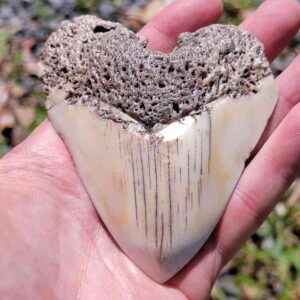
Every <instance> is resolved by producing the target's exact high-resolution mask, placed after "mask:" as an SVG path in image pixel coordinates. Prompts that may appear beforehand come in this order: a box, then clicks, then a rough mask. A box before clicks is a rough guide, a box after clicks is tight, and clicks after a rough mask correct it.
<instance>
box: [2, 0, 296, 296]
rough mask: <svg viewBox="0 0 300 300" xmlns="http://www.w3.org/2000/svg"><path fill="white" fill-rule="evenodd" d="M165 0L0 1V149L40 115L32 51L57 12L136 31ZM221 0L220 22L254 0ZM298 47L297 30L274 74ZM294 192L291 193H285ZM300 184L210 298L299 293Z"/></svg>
mask: <svg viewBox="0 0 300 300" xmlns="http://www.w3.org/2000/svg"><path fill="white" fill-rule="evenodd" d="M170 2H172V1H171V0H2V1H1V0H0V156H1V155H4V154H5V153H6V152H7V151H9V150H10V149H11V148H12V147H14V146H15V145H17V144H19V143H20V142H22V141H23V140H24V139H25V138H26V137H27V136H28V135H29V134H30V132H32V130H33V129H34V128H36V126H38V124H40V123H41V122H42V121H43V120H44V119H45V118H46V111H45V108H44V101H45V95H44V93H43V91H42V88H41V85H40V81H39V79H38V76H37V75H38V67H37V61H38V56H39V52H40V50H41V48H42V47H43V44H44V42H45V40H46V39H47V37H48V36H49V34H50V33H51V32H52V31H53V30H55V29H56V28H57V26H58V24H59V23H60V22H61V21H62V20H64V19H70V18H72V17H74V16H76V15H80V14H84V13H92V14H96V15H98V16H101V17H102V18H104V19H109V20H113V21H119V22H121V23H122V24H124V25H125V26H127V27H129V28H130V29H132V30H133V31H138V30H139V29H140V28H141V27H142V26H143V25H144V24H145V23H147V21H149V20H150V19H151V18H152V17H153V16H154V15H155V14H156V13H157V12H158V11H159V10H160V9H161V8H163V7H164V6H166V5H167V4H169V3H170ZM261 2H262V1H259V0H225V1H224V7H225V12H224V14H223V16H222V19H221V22H222V23H233V24H238V23H239V22H241V20H243V19H244V18H245V17H246V16H248V15H249V14H251V13H252V12H253V10H254V9H255V8H256V7H257V6H258V5H259V4H260V3H261ZM299 53H300V32H299V33H298V35H297V36H296V37H295V39H294V40H293V41H292V42H291V43H290V45H289V46H288V47H287V48H286V49H285V50H284V51H283V53H282V54H281V55H280V56H279V57H278V58H277V59H276V60H275V61H274V62H273V63H272V70H273V73H274V74H275V76H277V75H279V74H280V73H281V72H282V71H283V70H284V69H285V68H286V67H287V66H288V65H289V64H290V63H291V62H292V61H293V59H294V58H295V57H296V55H297V54H299ZM293 191H294V194H293V196H292V197H290V196H291V194H292V193H293ZM299 200H300V184H297V183H295V184H294V187H292V188H291V189H290V191H289V192H288V193H287V194H286V195H285V196H284V198H283V199H282V201H281V202H279V203H278V205H277V206H276V208H275V210H274V211H273V213H272V214H271V216H270V217H269V219H268V220H267V221H266V222H265V223H264V224H263V225H262V226H261V228H260V229H259V230H258V232H257V233H255V234H254V235H253V237H252V238H251V239H250V240H249V242H248V243H247V244H246V245H245V246H244V247H243V248H242V250H241V251H240V252H239V253H238V255H237V256H236V258H235V259H234V260H233V261H232V262H230V264H229V265H228V266H227V267H226V268H225V270H224V272H223V274H222V275H221V276H220V278H219V280H218V282H217V283H216V285H215V287H214V290H213V295H212V297H213V299H268V300H269V299H300V259H299V258H300V243H299V238H300V204H299Z"/></svg>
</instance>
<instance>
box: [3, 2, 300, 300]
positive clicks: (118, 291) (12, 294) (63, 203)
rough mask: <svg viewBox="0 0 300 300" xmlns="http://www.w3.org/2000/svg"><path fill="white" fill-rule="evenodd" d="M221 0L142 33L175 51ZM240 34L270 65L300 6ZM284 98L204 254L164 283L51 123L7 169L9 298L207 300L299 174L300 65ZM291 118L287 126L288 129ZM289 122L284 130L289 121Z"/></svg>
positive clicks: (169, 13) (268, 11) (188, 6)
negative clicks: (123, 234)
mask: <svg viewBox="0 0 300 300" xmlns="http://www.w3.org/2000/svg"><path fill="white" fill-rule="evenodd" d="M221 10H222V5H221V2H220V1H219V0H211V1H209V4H208V1H205V0H180V1H176V2H175V3H174V4H172V5H170V6H169V7H168V8H166V9H165V10H163V11H162V12H161V13H160V14H159V15H158V16H157V17H156V18H155V19H154V20H153V21H151V22H150V23H149V24H148V25H147V26H146V27H145V28H144V29H142V30H141V32H140V34H143V35H144V36H146V37H148V38H149V44H148V46H149V47H150V48H152V49H154V50H161V51H171V50H172V48H173V47H174V46H175V44H176V36H177V35H178V34H179V33H180V32H184V31H194V30H196V29H198V28H199V27H201V26H205V25H208V24H210V23H212V22H214V21H216V20H217V19H218V17H219V16H220V14H221ZM241 26H242V27H243V28H244V29H246V30H248V31H250V32H252V33H253V34H254V35H256V36H257V37H258V38H259V39H260V40H261V41H262V42H263V43H264V45H265V52H266V55H267V57H268V59H269V60H270V61H272V60H273V59H274V58H275V57H276V56H277V55H278V54H279V52H280V51H281V50H282V49H283V48H284V47H285V46H286V44H287V43H288V41H289V40H290V39H291V38H292V37H293V36H294V34H295V33H296V32H297V30H298V29H299V26H300V6H299V4H297V1H295V0H268V1H266V2H265V3H264V4H263V5H262V6H261V8H259V9H258V10H257V11H256V12H255V13H254V14H253V15H252V16H250V17H249V18H248V19H247V20H246V21H245V22H243V23H242V24H241ZM277 86H278V88H279V90H280V95H281V96H280V99H279V102H278V105H277V107H276V110H275V112H274V114H273V116H272V118H271V119H270V121H269V124H268V127H267V128H266V130H265V133H264V135H263V137H262V139H261V141H260V143H259V146H258V147H257V151H256V152H257V153H256V155H255V157H254V158H253V159H252V161H251V162H250V163H249V165H248V166H247V168H246V170H245V171H244V173H243V175H242V177H241V179H240V181H239V184H238V185H237V187H236V189H235V192H234V193H233V195H232V198H231V200H230V202H229V204H228V206H227V208H226V211H225V213H224V215H223V217H222V219H221V221H220V223H219V224H218V226H217V228H216V230H215V231H214V233H213V235H212V236H211V237H210V238H209V240H208V241H207V243H206V245H205V246H204V248H202V249H201V250H200V251H199V253H198V254H197V256H196V257H195V258H194V259H193V260H192V261H191V263H190V264H188V265H187V266H186V267H185V268H184V269H183V270H182V271H181V272H180V273H179V274H178V275H176V276H175V277H174V278H172V279H171V280H170V281H169V282H167V283H166V284H158V283H156V282H154V281H152V280H151V279H150V278H149V277H147V276H146V275H145V274H144V273H143V272H142V271H141V270H139V269H138V268H137V267H136V266H135V264H134V263H132V262H131V261H130V259H128V258H127V256H126V255H125V254H124V253H123V252H122V251H121V249H120V248H119V247H118V246H117V245H116V243H115V242H114V241H113V240H112V238H111V236H110V235H109V233H108V232H107V231H106V229H105V227H104V226H103V224H102V223H101V220H100V218H99V216H98V214H97V212H96V211H95V209H94V207H93V205H92V203H91V201H90V199H89V197H88V195H87V193H86V191H85V189H84V188H83V187H82V185H81V183H80V181H79V179H78V176H77V173H76V171H75V169H74V166H73V163H72V160H71V157H70V155H69V153H68V151H67V149H66V147H65V145H64V144H63V142H62V140H61V139H60V138H59V136H58V135H57V134H56V132H55V131H54V129H53V127H52V125H51V124H50V122H49V121H45V122H44V123H43V124H42V125H41V126H40V127H39V128H38V129H36V130H35V131H34V133H33V134H32V135H31V136H30V137H29V138H28V139H27V140H26V141H25V142H23V143H22V144H20V145H19V146H18V147H16V148H15V149H13V150H12V151H11V152H10V153H8V154H7V155H6V156H5V157H4V158H3V159H1V161H0V207H1V210H0V276H1V282H0V298H1V299H186V298H189V299H206V298H208V297H209V294H210V291H211V287H212V285H213V283H214V281H215V280H216V278H217V277H218V274H219V272H220V270H221V269H222V267H223V266H224V264H226V262H227V261H228V260H229V259H230V258H231V257H232V256H233V254H234V253H235V252H236V251H237V250H238V249H239V247H240V246H241V245H242V244H243V243H244V242H245V240H246V239H247V238H248V237H249V236H250V235H251V234H252V233H253V232H254V231H255V230H256V229H257V227H258V226H259V225H260V224H261V222H262V221H263V220H264V219H265V218H266V216H267V215H268V213H269V212H270V210H271V209H272V207H273V206H274V205H275V204H276V202H277V201H278V199H280V196H281V195H282V193H283V192H284V191H285V190H286V189H287V188H288V186H289V185H290V183H291V182H292V181H293V180H294V179H295V177H296V176H297V175H298V173H299V167H300V150H299V149H300V104H299V102H300V56H299V57H298V58H297V59H296V60H295V61H294V62H293V63H292V65H291V66H290V67H289V68H288V69H287V70H286V71H285V72H284V73H283V74H281V75H280V76H279V77H278V78H277ZM283 119H284V120H283ZM282 120H283V121H282Z"/></svg>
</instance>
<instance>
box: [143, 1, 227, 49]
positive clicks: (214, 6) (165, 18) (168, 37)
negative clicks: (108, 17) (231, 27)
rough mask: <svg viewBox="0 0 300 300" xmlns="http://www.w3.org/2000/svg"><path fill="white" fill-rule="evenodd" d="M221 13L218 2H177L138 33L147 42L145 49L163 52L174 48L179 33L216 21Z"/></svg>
mask: <svg viewBox="0 0 300 300" xmlns="http://www.w3.org/2000/svg"><path fill="white" fill-rule="evenodd" d="M222 11H223V4H222V1H220V0H211V1H209V4H208V1H207V0H188V1H187V0H177V1H175V2H174V3H172V4H171V5H169V6H167V7H166V8H165V9H163V10H162V11H161V12H160V13H159V14H158V15H157V16H156V17H154V18H153V19H152V20H151V21H150V22H149V23H148V24H147V25H146V26H145V27H144V28H143V29H142V30H141V31H140V32H139V33H140V34H141V35H143V36H145V37H146V38H148V40H149V42H148V45H147V47H148V48H150V49H152V50H159V51H163V52H168V51H171V50H172V49H173V48H174V47H175V46H176V39H177V36H178V35H179V34H180V33H181V32H187V31H188V32H192V31H195V30H197V29H198V28H199V27H203V26H207V25H209V24H212V23H214V22H215V21H217V20H218V19H219V18H220V16H221V14H222Z"/></svg>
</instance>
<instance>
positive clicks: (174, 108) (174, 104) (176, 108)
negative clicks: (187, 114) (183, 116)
mask: <svg viewBox="0 0 300 300" xmlns="http://www.w3.org/2000/svg"><path fill="white" fill-rule="evenodd" d="M172 105H173V110H174V111H175V112H176V113H179V111H180V108H179V104H178V103H175V102H173V104H172Z"/></svg>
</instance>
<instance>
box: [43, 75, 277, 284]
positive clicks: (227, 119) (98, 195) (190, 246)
mask: <svg viewBox="0 0 300 300" xmlns="http://www.w3.org/2000/svg"><path fill="white" fill-rule="evenodd" d="M50 99H55V100H56V104H55V105H54V106H53V107H52V108H51V109H50V110H49V116H50V119H51V121H52V123H53V124H54V126H55V128H56V129H57V131H58V132H60V133H61V134H62V135H63V137H64V140H65V142H66V144H67V145H68V146H69V149H70V150H71V153H72V155H73V158H74V161H75V164H76V166H77V169H78V172H79V174H80V177H81V178H82V181H83V183H84V185H85V187H86V188H87V190H88V192H89V194H90V196H91V198H92V200H93V202H94V204H95V206H96V208H97V210H98V211H99V213H100V215H101V217H102V219H103V221H104V223H105V224H106V226H107V227H108V228H109V230H110V232H111V234H112V235H113V237H114V238H115V239H116V241H117V242H118V243H119V244H120V245H121V247H122V248H123V249H124V250H125V252H126V253H127V254H128V255H129V256H130V257H131V258H132V259H133V260H134V261H135V262H136V263H137V265H138V266H139V267H140V268H142V269H143V270H144V271H145V272H146V273H147V274H148V275H149V276H151V277H152V278H154V279H155V280H157V281H159V282H163V281H166V280H167V279H169V278H170V277H171V276H173V275H174V274H175V273H176V272H177V271H178V270H180V269H181V268H182V267H183V266H184V265H185V264H186V263H187V262H188V261H189V260H190V259H191V258H192V257H193V256H194V255H195V254H196V252H197V251H198V250H199V249H200V248H201V246H202V245H203V243H204V242H205V240H206V239H207V237H208V236H209V235H210V233H211V232H212V230H213V229H214V227H215V225H216V224H217V222H218V220H219V218H220V217H221V214H222V212H223V210H224V208H225V206H226V204H227V201H228V199H229V197H230V195H231V193H232V191H233V189H234V187H235V185H236V183H237V180H238V178H239V176H240V174H241V172H242V170H243V168H244V162H245V160H246V159H247V158H248V157H249V154H250V152H251V150H252V149H253V148H254V146H255V144H256V143H257V141H258V139H259V136H260V134H261V132H262V130H263V128H264V127H265V125H266V122H267V119H268V117H269V116H270V114H271V112H272V110H273V108H274V105H275V103H276V99H277V91H276V89H274V80H273V78H272V77H271V76H269V77H267V78H266V79H264V80H263V81H262V82H261V85H260V88H259V92H258V93H257V94H255V95H251V96H247V97H246V98H244V99H241V101H235V100H233V99H230V98H222V99H219V100H217V101H215V102H212V103H211V104H208V105H207V106H206V109H205V111H203V112H202V113H201V114H200V115H199V116H197V117H195V118H191V117H187V118H190V119H191V120H192V121H189V122H182V123H181V124H179V126H183V127H184V131H180V130H179V131H178V132H179V134H178V136H177V137H176V135H175V136H174V138H173V139H171V140H168V141H164V139H165V138H167V137H168V136H169V134H168V135H167V136H163V134H161V133H157V135H158V136H163V138H162V140H161V141H159V142H157V141H156V140H155V139H154V142H153V143H152V142H151V137H152V135H153V134H150V135H147V134H146V135H145V134H144V133H143V134H140V133H137V132H131V131H129V130H127V129H124V128H123V126H122V125H121V124H117V123H115V122H114V121H111V120H102V119H99V118H98V117H97V115H96V114H94V113H92V112H90V110H89V109H88V108H87V107H86V106H83V105H80V104H77V105H67V104H66V103H65V101H64V93H61V96H59V92H58V91H55V92H53V95H51V94H50ZM170 126H172V125H170ZM161 132H163V131H161Z"/></svg>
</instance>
